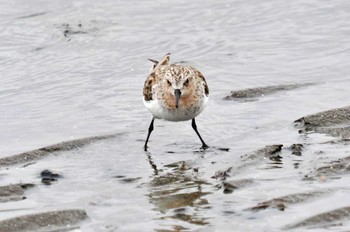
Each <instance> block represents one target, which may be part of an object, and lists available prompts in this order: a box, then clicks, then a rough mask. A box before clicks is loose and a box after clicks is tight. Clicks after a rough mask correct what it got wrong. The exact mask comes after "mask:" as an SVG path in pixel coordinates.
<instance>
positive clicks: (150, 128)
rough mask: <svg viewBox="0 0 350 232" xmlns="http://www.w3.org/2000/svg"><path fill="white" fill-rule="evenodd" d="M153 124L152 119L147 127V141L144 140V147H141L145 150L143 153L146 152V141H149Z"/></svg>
mask: <svg viewBox="0 0 350 232" xmlns="http://www.w3.org/2000/svg"><path fill="white" fill-rule="evenodd" d="M153 122H154V118H153V119H152V121H151V124H150V125H149V127H148V135H147V139H146V142H145V146H144V147H143V148H144V149H145V151H147V143H148V139H149V136H150V135H151V133H152V131H153Z"/></svg>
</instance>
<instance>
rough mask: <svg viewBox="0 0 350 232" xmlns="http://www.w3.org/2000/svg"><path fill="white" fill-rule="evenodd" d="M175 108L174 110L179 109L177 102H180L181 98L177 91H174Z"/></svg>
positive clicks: (179, 92)
mask: <svg viewBox="0 0 350 232" xmlns="http://www.w3.org/2000/svg"><path fill="white" fill-rule="evenodd" d="M174 94H175V106H176V108H178V107H179V100H180V96H181V91H180V90H179V89H175V92H174Z"/></svg>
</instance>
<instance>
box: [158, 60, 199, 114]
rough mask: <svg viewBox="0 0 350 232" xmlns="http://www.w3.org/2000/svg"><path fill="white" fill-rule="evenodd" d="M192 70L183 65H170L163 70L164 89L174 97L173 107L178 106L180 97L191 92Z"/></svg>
mask: <svg viewBox="0 0 350 232" xmlns="http://www.w3.org/2000/svg"><path fill="white" fill-rule="evenodd" d="M192 79H193V74H192V72H191V71H190V70H189V69H187V68H186V67H184V66H180V65H170V66H169V69H168V70H167V71H166V72H165V78H164V82H165V83H164V85H165V86H166V91H167V92H168V93H170V94H172V95H174V97H175V107H176V108H178V107H179V101H180V98H181V97H186V96H187V95H188V94H189V93H190V92H191V85H190V83H191V81H192Z"/></svg>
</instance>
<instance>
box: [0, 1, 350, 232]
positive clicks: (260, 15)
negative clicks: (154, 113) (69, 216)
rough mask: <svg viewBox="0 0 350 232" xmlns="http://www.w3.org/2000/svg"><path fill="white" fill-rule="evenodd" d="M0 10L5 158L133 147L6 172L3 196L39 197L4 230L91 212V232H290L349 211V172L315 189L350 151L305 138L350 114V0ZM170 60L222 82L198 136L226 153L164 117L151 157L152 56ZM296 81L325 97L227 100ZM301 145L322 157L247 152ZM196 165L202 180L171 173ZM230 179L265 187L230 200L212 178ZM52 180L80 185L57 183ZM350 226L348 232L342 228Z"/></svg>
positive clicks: (20, 204) (292, 94) (14, 208)
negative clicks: (334, 112) (310, 194)
mask: <svg viewBox="0 0 350 232" xmlns="http://www.w3.org/2000/svg"><path fill="white" fill-rule="evenodd" d="M0 9H2V12H3V14H0V22H1V28H2V30H1V31H2V33H0V41H1V45H0V112H2V113H1V114H0V128H1V131H2V133H1V134H0V150H1V154H0V158H2V157H6V156H10V155H13V154H17V153H20V152H24V151H29V150H32V149H36V148H39V147H43V146H47V145H51V144H54V143H57V142H61V141H66V140H71V139H76V138H83V137H86V136H95V135H104V134H114V133H116V134H118V136H117V137H116V138H112V139H108V140H104V141H99V142H96V143H94V144H91V145H89V146H86V147H82V148H78V149H76V150H72V151H68V152H63V153H57V154H55V155H53V156H50V157H48V158H46V159H43V160H40V161H38V162H36V163H34V164H32V165H29V166H26V167H22V166H17V167H12V168H8V169H1V170H0V185H6V184H11V183H19V182H23V183H25V182H29V183H36V184H37V186H36V187H35V188H33V189H31V190H29V191H27V192H26V197H27V199H25V200H23V201H16V202H8V203H2V205H1V209H0V219H6V218H11V217H14V216H18V215H24V214H28V213H32V212H42V211H45V210H48V209H66V208H82V209H85V210H86V212H87V214H88V216H89V218H90V220H89V221H88V222H86V223H84V224H83V225H82V230H83V231H140V228H142V230H143V231H154V230H170V231H182V230H184V231H186V230H190V231H193V230H197V231H232V228H234V230H236V231H250V230H255V231H257V230H259V231H279V230H281V228H283V227H284V226H286V225H288V224H291V223H295V222H298V221H300V220H302V219H304V218H306V217H310V216H313V215H316V214H318V213H322V212H325V211H328V210H333V209H337V208H340V207H345V206H349V204H350V198H349V197H348V194H349V191H350V189H349V187H350V186H349V178H350V177H349V176H348V175H342V176H341V178H337V179H336V178H335V179H329V180H327V181H325V182H323V181H313V182H309V181H303V180H302V179H303V177H304V175H305V174H308V173H309V172H310V171H312V170H313V169H314V168H316V167H320V166H322V165H323V164H325V163H327V162H330V161H332V160H336V159H338V158H342V157H345V156H348V155H349V151H348V146H347V145H342V144H338V145H330V144H327V143H325V144H321V143H322V142H326V141H329V140H334V139H335V138H332V137H329V136H326V135H321V134H308V135H301V134H299V133H298V130H297V129H296V128H294V127H293V121H294V120H296V119H298V118H300V117H302V116H304V115H307V114H311V113H316V112H319V111H323V110H327V109H331V108H335V107H342V106H346V105H348V104H349V101H348V99H349V98H350V91H349V86H350V78H349V72H350V66H349V65H348V61H349V58H350V55H349V50H350V39H349V31H350V25H349V20H350V15H349V10H350V3H349V2H347V1H345V0H335V1H329V2H325V1H320V0H312V1H307V2H305V1H301V0H297V1H290V2H286V1H277V0H269V1H254V0H253V1H238V0H237V1H228V0H225V1H220V2H215V1H197V0H193V1H190V2H188V1H180V2H179V1H176V2H175V1H172V2H170V1H134V0H132V1H112V0H110V1H103V3H101V2H97V1H90V0H88V1H74V2H72V1H65V0H61V1H56V2H51V1H50V2H47V1H28V0H27V1H10V2H9V1H1V2H0ZM168 52H171V53H172V56H171V59H172V61H175V62H184V63H185V64H189V65H193V66H195V67H196V68H198V69H199V70H201V72H202V73H203V74H204V75H205V77H206V78H207V81H208V84H209V88H210V101H209V104H208V106H207V108H206V110H205V111H204V112H203V113H202V115H200V116H199V117H198V118H197V125H198V129H199V131H200V132H201V134H202V137H203V138H204V140H205V141H207V143H208V144H209V145H211V146H214V148H210V149H208V150H206V151H201V150H200V149H199V146H200V142H199V140H198V138H197V137H196V135H195V133H194V132H193V130H192V128H191V126H190V123H189V122H179V123H176V124H175V123H172V122H164V121H160V120H158V121H155V130H154V132H153V134H152V137H151V140H150V142H149V152H144V151H143V149H142V146H143V143H144V139H145V137H146V133H147V132H146V131H147V128H148V125H149V123H150V120H151V115H150V114H149V112H147V110H146V108H145V107H144V106H143V103H142V87H143V83H144V80H145V78H146V76H147V74H148V72H149V68H150V65H151V63H150V62H149V61H147V58H153V59H160V58H161V57H162V56H163V55H164V54H166V53H168ZM294 83H314V85H311V86H306V87H302V88H298V89H294V90H290V91H286V92H277V93H275V94H272V95H267V96H264V97H262V98H259V99H257V100H255V101H246V102H242V101H225V100H223V98H224V97H225V96H226V95H228V94H229V93H230V91H232V90H238V89H244V88H254V87H260V86H269V85H279V84H294ZM294 143H307V144H311V145H310V146H308V147H307V148H305V150H304V151H303V155H302V156H294V155H291V154H290V153H288V151H287V150H285V151H284V152H283V159H282V160H281V161H278V162H276V161H274V162H273V161H271V160H269V159H266V160H262V161H259V162H256V163H253V165H250V166H249V165H248V166H247V167H243V168H241V166H242V165H244V163H242V161H241V156H242V155H244V154H247V153H251V152H253V151H255V150H257V149H260V148H262V147H264V146H266V145H270V144H283V145H284V146H285V147H287V146H290V145H291V144H294ZM215 147H227V148H230V151H229V152H226V151H221V150H219V149H216V148H215ZM180 161H185V162H186V165H187V167H188V169H187V168H184V169H183V170H182V168H179V167H178V165H170V166H169V164H173V163H176V162H180ZM296 163H298V164H296ZM152 165H153V166H152ZM180 166H181V165H180ZM230 166H233V169H235V168H236V169H237V170H239V171H237V172H236V173H235V174H234V175H231V176H230V178H229V179H230V180H231V181H233V180H241V179H252V180H253V181H252V183H250V184H247V185H246V186H244V187H243V188H239V189H238V190H235V191H234V192H232V193H231V194H225V193H223V189H222V188H221V187H220V181H218V180H216V179H213V178H212V176H213V175H215V173H216V172H217V171H219V170H225V169H227V168H229V167H230ZM44 169H50V170H54V171H56V172H58V173H61V174H62V175H63V177H64V178H62V179H60V180H58V181H57V182H55V183H53V184H52V185H49V186H46V185H42V184H40V176H39V174H40V172H41V171H42V170H44ZM197 169H198V171H197ZM162 178H163V179H162ZM162 180H163V181H162ZM315 190H322V191H326V190H327V191H328V190H332V191H330V192H329V193H327V194H326V195H325V196H322V197H316V198H315V199H314V200H310V201H306V202H303V203H299V204H295V205H291V206H289V207H288V209H286V210H285V211H283V212H281V211H279V210H277V209H267V210H264V211H259V212H251V211H247V210H246V209H247V208H250V207H253V206H255V205H257V204H258V203H259V202H263V201H267V200H270V199H272V198H274V197H280V196H283V195H288V194H293V193H300V192H307V191H315ZM349 228H350V225H349V223H343V226H342V227H341V226H339V227H337V226H335V227H334V228H332V229H333V231H338V230H339V231H343V230H345V229H349ZM321 230H322V228H317V229H316V230H315V231H321ZM324 230H327V229H324ZM310 231H312V230H310Z"/></svg>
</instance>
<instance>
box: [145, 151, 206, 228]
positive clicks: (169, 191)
mask: <svg viewBox="0 0 350 232" xmlns="http://www.w3.org/2000/svg"><path fill="white" fill-rule="evenodd" d="M147 157H148V161H149V163H150V165H151V168H152V170H153V173H154V174H153V177H152V180H151V181H150V183H149V199H150V202H151V203H152V204H153V205H154V206H155V207H154V210H155V211H158V212H160V213H161V216H160V217H159V218H158V219H160V220H166V221H174V220H175V221H178V222H177V223H179V224H178V225H176V226H175V227H176V228H183V226H185V225H184V224H183V223H181V222H185V223H190V224H191V225H207V224H208V223H209V222H208V218H206V217H204V216H203V215H204V214H205V210H206V209H208V208H210V205H209V202H208V200H207V199H205V197H204V196H206V195H208V194H210V193H211V192H209V191H205V189H206V188H207V186H209V185H210V184H209V183H207V182H206V181H203V180H201V179H200V178H199V177H198V169H197V168H195V167H194V165H195V164H193V163H189V162H185V161H179V162H176V163H172V164H167V165H163V166H162V168H161V169H158V167H157V165H156V164H155V162H154V161H153V159H152V154H151V153H148V155H147ZM180 221H181V222H180ZM175 227H174V228H175ZM185 228H186V227H185ZM174 231H177V230H174Z"/></svg>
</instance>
